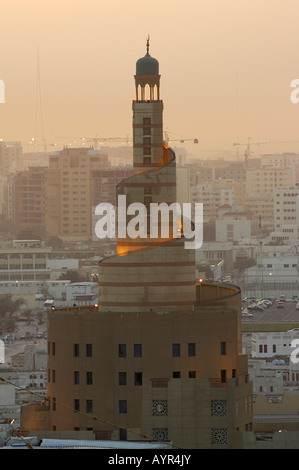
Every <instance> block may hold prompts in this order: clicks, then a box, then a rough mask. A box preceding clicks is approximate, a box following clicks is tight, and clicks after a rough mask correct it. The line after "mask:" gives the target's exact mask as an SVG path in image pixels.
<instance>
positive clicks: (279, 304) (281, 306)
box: [276, 302, 284, 308]
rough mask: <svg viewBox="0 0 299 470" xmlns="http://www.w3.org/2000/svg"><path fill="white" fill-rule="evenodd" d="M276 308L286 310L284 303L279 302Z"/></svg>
mask: <svg viewBox="0 0 299 470" xmlns="http://www.w3.org/2000/svg"><path fill="white" fill-rule="evenodd" d="M276 308H284V302H277V305H276Z"/></svg>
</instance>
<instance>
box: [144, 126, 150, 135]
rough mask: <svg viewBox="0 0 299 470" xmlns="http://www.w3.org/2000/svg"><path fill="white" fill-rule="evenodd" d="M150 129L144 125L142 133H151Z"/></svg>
mask: <svg viewBox="0 0 299 470" xmlns="http://www.w3.org/2000/svg"><path fill="white" fill-rule="evenodd" d="M151 133H152V131H151V128H150V127H145V128H144V129H143V135H151Z"/></svg>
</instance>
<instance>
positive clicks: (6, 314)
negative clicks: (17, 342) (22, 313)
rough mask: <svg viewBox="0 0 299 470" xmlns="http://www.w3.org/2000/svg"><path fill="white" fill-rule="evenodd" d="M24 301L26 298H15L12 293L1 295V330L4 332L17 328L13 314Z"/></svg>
mask: <svg viewBox="0 0 299 470" xmlns="http://www.w3.org/2000/svg"><path fill="white" fill-rule="evenodd" d="M23 302H24V300H23V299H21V298H17V299H13V298H12V296H11V295H10V294H5V295H1V296H0V330H1V332H2V334H4V333H5V332H6V331H12V330H13V329H14V328H15V320H14V318H13V316H12V315H13V313H14V312H15V311H16V310H18V308H19V307H20V306H21V305H22V303H23Z"/></svg>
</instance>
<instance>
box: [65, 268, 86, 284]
mask: <svg viewBox="0 0 299 470" xmlns="http://www.w3.org/2000/svg"><path fill="white" fill-rule="evenodd" d="M59 279H60V280H65V281H71V282H84V281H86V278H85V277H84V276H83V275H82V274H80V273H79V272H78V271H73V270H68V271H66V272H65V273H62V274H61V275H60V277H59Z"/></svg>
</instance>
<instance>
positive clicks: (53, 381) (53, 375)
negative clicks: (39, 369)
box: [52, 369, 56, 384]
mask: <svg viewBox="0 0 299 470" xmlns="http://www.w3.org/2000/svg"><path fill="white" fill-rule="evenodd" d="M55 382H56V374H55V369H53V370H52V383H53V384H55Z"/></svg>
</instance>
